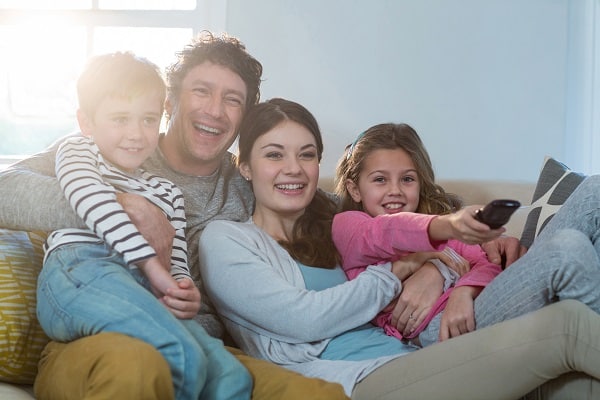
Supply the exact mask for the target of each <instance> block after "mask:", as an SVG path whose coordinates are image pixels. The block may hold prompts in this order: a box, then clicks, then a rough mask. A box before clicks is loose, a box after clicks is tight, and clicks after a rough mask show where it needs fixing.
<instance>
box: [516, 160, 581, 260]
mask: <svg viewBox="0 0 600 400" xmlns="http://www.w3.org/2000/svg"><path fill="white" fill-rule="evenodd" d="M585 177H586V176H585V175H584V174H581V173H578V172H573V171H571V170H570V169H569V168H568V167H567V166H566V165H564V164H563V163H561V162H558V161H556V160H555V159H554V158H552V157H546V158H545V159H544V165H543V166H542V170H541V172H540V176H539V178H538V181H537V185H536V187H535V191H534V192H533V199H532V200H531V210H529V214H528V215H527V221H526V222H525V227H524V228H523V234H522V235H521V244H522V245H523V246H525V247H527V248H529V247H530V246H531V244H532V243H533V239H535V237H536V236H537V235H538V234H539V233H540V232H541V230H542V229H544V226H546V224H547V223H548V222H549V221H550V220H551V219H552V217H553V216H554V214H555V213H556V212H557V211H558V210H559V208H560V207H561V206H562V205H563V203H564V202H565V200H567V197H569V196H570V195H571V193H573V190H575V188H576V187H577V186H579V184H580V183H581V181H582V180H584V179H585Z"/></svg>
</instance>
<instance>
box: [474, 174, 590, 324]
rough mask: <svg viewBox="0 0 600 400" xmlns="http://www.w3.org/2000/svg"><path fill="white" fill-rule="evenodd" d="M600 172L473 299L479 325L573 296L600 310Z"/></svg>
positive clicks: (584, 183) (579, 188)
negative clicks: (529, 246)
mask: <svg viewBox="0 0 600 400" xmlns="http://www.w3.org/2000/svg"><path fill="white" fill-rule="evenodd" d="M599 236H600V176H591V177H588V178H587V179H585V180H584V181H583V182H582V183H581V184H580V185H579V187H578V188H577V189H576V190H575V191H574V192H573V194H572V195H571V196H570V197H569V199H567V201H566V202H565V204H564V205H563V206H562V207H561V208H560V210H559V211H558V212H557V213H556V215H555V216H554V218H552V220H551V221H550V222H549V223H548V225H547V226H546V227H545V228H544V230H543V231H542V232H541V234H540V235H539V236H538V237H537V238H536V239H535V241H534V243H533V245H532V246H531V248H530V249H529V251H528V252H527V254H525V255H524V256H523V257H521V258H520V259H519V260H517V261H516V262H515V263H514V264H512V265H511V266H510V267H508V268H507V269H506V270H505V271H503V272H502V273H501V274H500V275H498V276H497V277H496V278H495V279H494V280H493V281H492V282H491V283H490V284H489V285H488V286H487V287H486V288H485V289H484V290H483V291H482V292H481V294H480V295H479V296H478V297H477V299H476V300H475V319H476V321H477V328H478V329H479V328H482V327H484V326H488V325H491V324H494V323H497V322H500V321H504V320H507V319H510V318H514V317H516V316H519V315H522V314H525V313H527V312H530V311H534V310H537V309H539V308H541V307H543V306H545V305H547V304H550V303H553V302H556V301H559V300H564V299H575V300H579V301H581V302H582V303H584V304H586V305H588V306H589V307H590V308H592V309H593V310H594V311H596V312H598V313H600V291H599V290H598V286H599V285H600V259H599V256H598V255H599V254H600V243H599V241H598V237H599Z"/></svg>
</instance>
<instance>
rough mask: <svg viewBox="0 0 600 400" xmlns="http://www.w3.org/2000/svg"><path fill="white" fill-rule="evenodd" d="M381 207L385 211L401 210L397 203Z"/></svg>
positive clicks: (400, 205)
mask: <svg viewBox="0 0 600 400" xmlns="http://www.w3.org/2000/svg"><path fill="white" fill-rule="evenodd" d="M383 207H384V208H386V209H388V210H397V209H398V208H402V207H403V205H402V204H398V203H393V204H386V205H385V206H383Z"/></svg>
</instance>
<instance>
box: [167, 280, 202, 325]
mask: <svg viewBox="0 0 600 400" xmlns="http://www.w3.org/2000/svg"><path fill="white" fill-rule="evenodd" d="M200 297H201V296H200V291H199V290H198V288H197V287H196V285H194V282H193V281H192V280H191V279H181V280H179V281H177V287H174V288H169V289H168V290H167V292H166V294H165V296H164V297H163V298H162V299H161V302H162V303H163V304H164V305H165V306H166V307H167V308H168V309H169V311H171V313H173V315H175V316H176V317H177V318H179V319H191V318H193V317H194V316H195V315H196V314H198V311H200Z"/></svg>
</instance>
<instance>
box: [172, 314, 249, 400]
mask: <svg viewBox="0 0 600 400" xmlns="http://www.w3.org/2000/svg"><path fill="white" fill-rule="evenodd" d="M181 323H182V324H183V325H184V326H185V327H186V328H187V329H188V330H189V331H190V332H191V333H192V335H194V337H195V338H196V341H198V343H200V346H202V348H203V349H204V353H205V354H206V358H207V360H208V365H209V366H210V367H209V369H208V377H207V379H206V384H205V385H204V388H203V389H202V393H201V394H200V398H202V399H240V400H242V399H250V396H251V394H252V384H253V381H252V377H251V376H250V373H249V372H248V370H246V368H245V367H244V366H243V365H242V363H240V362H239V361H238V359H237V358H235V357H234V356H233V355H232V354H231V353H230V352H229V351H227V349H225V346H224V345H223V342H222V341H221V340H220V339H217V338H214V337H212V336H210V335H209V334H208V333H206V331H205V330H204V329H203V328H202V327H201V326H200V324H198V323H197V322H196V321H194V320H192V319H190V320H181Z"/></svg>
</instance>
